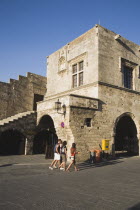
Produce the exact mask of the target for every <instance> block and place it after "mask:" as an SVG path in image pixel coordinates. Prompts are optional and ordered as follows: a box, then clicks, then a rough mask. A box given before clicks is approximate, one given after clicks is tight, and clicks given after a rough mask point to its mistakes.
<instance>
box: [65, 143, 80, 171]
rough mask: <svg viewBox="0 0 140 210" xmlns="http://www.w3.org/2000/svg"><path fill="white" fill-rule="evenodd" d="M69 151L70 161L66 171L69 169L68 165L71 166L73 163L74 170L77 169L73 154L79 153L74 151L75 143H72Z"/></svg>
mask: <svg viewBox="0 0 140 210" xmlns="http://www.w3.org/2000/svg"><path fill="white" fill-rule="evenodd" d="M70 152H71V156H70V158H71V163H70V164H69V166H68V167H67V169H66V171H69V169H70V167H71V166H72V165H74V169H75V171H79V169H78V168H77V166H76V162H75V155H76V154H79V152H76V144H75V143H72V147H71V149H70Z"/></svg>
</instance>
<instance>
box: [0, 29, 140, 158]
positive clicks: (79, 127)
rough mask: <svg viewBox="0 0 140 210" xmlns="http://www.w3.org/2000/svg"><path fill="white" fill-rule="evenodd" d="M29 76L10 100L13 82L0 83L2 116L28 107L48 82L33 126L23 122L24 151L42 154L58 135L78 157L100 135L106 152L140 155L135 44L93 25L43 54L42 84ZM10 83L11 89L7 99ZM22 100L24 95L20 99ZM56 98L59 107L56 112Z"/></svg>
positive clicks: (139, 61) (97, 143)
mask: <svg viewBox="0 0 140 210" xmlns="http://www.w3.org/2000/svg"><path fill="white" fill-rule="evenodd" d="M31 78H32V77H31V75H29V80H28V79H25V80H26V82H23V81H22V82H23V83H22V84H23V86H22V87H21V88H20V95H21V100H20V101H19V100H16V101H15V103H14V102H13V101H12V100H13V98H14V97H13V95H14V94H15V95H16V94H18V90H19V88H18V85H17V82H16V83H14V81H11V82H12V83H11V86H10V84H8V85H6V84H0V85H2V87H3V88H4V90H3V91H2V93H3V94H4V95H5V98H4V99H6V100H3V102H2V104H1V107H2V108H1V110H2V109H3V107H9V105H8V104H11V108H10V109H7V108H6V109H5V113H6V114H4V112H1V113H2V114H0V116H1V119H2V118H4V116H6V117H8V116H9V115H11V114H10V113H13V112H14V114H17V113H19V112H23V111H24V112H25V111H31V110H33V108H32V107H33V100H32V99H33V95H34V94H41V93H42V91H43V93H44V90H45V86H44V84H47V91H45V92H46V93H45V96H44V100H43V101H41V102H38V103H37V123H36V124H34V123H33V122H32V123H31V124H32V125H33V124H34V125H33V127H34V128H33V127H32V128H31V129H30V131H29V130H28V126H23V127H24V128H25V130H26V131H27V133H30V137H29V139H30V141H29V143H28V141H27V144H28V145H26V146H25V148H26V151H27V152H26V153H27V154H29V153H32V152H33V153H34V152H35V153H40V152H44V149H43V148H45V150H46V151H49V152H50V148H51V150H52V151H53V145H54V144H55V142H56V139H57V138H60V139H62V140H63V141H64V140H65V141H67V145H68V151H69V149H70V147H71V144H72V143H73V142H75V143H76V144H77V148H78V150H79V151H80V154H79V155H78V158H79V159H80V160H87V159H88V158H89V149H91V148H94V149H100V148H101V145H102V139H110V151H109V152H110V153H113V154H114V152H120V151H127V152H129V153H133V154H137V155H138V154H139V151H138V150H139V139H140V132H139V130H140V128H139V125H140V114H139V107H140V46H139V45H137V44H135V43H133V42H131V41H129V40H127V39H125V38H123V37H121V36H120V35H118V34H116V33H114V32H112V31H109V30H107V29H105V28H103V27H102V26H100V25H96V26H95V27H94V28H92V29H90V30H89V31H88V32H86V33H85V34H83V35H81V36H80V37H78V38H77V39H75V40H73V41H72V42H70V43H68V44H67V45H65V46H64V47H62V48H61V49H60V50H58V51H56V52H54V53H53V54H51V55H50V56H48V57H47V83H46V79H45V78H44V82H45V83H44V82H43V86H42V88H40V86H39V84H38V82H37V84H36V85H35V83H36V82H35V81H36V79H35V80H34V79H33V80H32V79H31ZM33 78H34V77H33ZM27 80H28V81H30V82H29V83H28V82H27ZM16 85H17V86H16ZM9 86H10V87H12V89H13V91H12V92H10V94H9V95H10V96H9V98H8V97H7V95H8V91H9ZM15 86H16V88H17V89H16V90H17V91H15V92H14V90H15ZM25 88H26V91H24V90H25ZM27 90H28V91H27ZM27 92H28V95H26V94H27ZM0 95H1V94H0ZM43 95H44V94H43ZM26 96H27V97H26ZM23 98H24V99H25V98H27V100H26V102H25V103H24V102H23V101H22V99H23ZM56 102H57V103H58V105H61V109H57V110H56V107H55V106H56ZM15 104H17V106H16V105H15ZM21 104H22V105H23V106H21ZM13 107H15V111H14V109H13ZM19 107H20V108H19ZM23 107H24V108H23ZM17 110H18V111H17ZM26 119H27V118H26ZM27 122H28V121H27ZM26 125H28V123H26ZM15 127H16V125H15ZM25 133H26V132H25ZM35 136H36V137H35ZM44 136H45V137H44ZM41 139H42V140H41ZM35 142H36V143H35ZM52 142H53V143H52ZM46 145H47V146H46ZM38 147H40V149H39V150H38ZM48 148H49V150H48ZM49 154H50V153H49ZM49 154H48V156H47V157H50V156H51V155H49Z"/></svg>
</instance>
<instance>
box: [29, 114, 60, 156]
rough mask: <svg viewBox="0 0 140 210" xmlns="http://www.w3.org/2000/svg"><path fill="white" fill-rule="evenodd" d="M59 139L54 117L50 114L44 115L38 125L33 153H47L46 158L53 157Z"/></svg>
mask: <svg viewBox="0 0 140 210" xmlns="http://www.w3.org/2000/svg"><path fill="white" fill-rule="evenodd" d="M57 139H58V138H57V135H56V131H55V127H54V122H53V119H52V118H51V117H50V116H49V115H44V116H43V117H42V118H41V119H40V122H39V124H38V126H37V134H36V136H35V137H34V142H33V154H45V157H46V158H53V155H54V145H55V144H56V142H57Z"/></svg>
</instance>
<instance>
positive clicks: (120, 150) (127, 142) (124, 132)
mask: <svg viewBox="0 0 140 210" xmlns="http://www.w3.org/2000/svg"><path fill="white" fill-rule="evenodd" d="M138 152H139V146H138V138H137V129H136V125H135V123H134V121H133V120H132V118H131V117H130V116H128V115H125V116H122V117H121V118H120V119H119V121H118V122H117V125H116V135H115V153H116V155H118V156H120V155H129V156H133V155H138Z"/></svg>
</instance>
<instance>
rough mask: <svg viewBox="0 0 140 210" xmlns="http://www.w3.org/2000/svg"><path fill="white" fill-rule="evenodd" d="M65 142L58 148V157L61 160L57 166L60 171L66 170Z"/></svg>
mask: <svg viewBox="0 0 140 210" xmlns="http://www.w3.org/2000/svg"><path fill="white" fill-rule="evenodd" d="M66 145H67V142H66V141H64V142H63V143H62V147H61V148H60V156H61V160H62V163H61V165H60V166H59V168H60V170H63V171H65V170H66V160H67V147H66Z"/></svg>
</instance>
